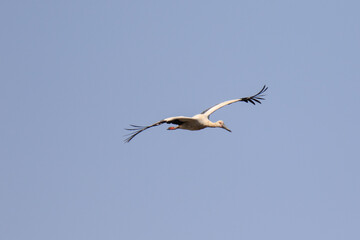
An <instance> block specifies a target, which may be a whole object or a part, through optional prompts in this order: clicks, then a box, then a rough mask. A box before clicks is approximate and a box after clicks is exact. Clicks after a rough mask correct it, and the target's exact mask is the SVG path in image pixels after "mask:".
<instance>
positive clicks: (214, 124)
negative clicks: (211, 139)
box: [208, 120, 219, 128]
mask: <svg viewBox="0 0 360 240" xmlns="http://www.w3.org/2000/svg"><path fill="white" fill-rule="evenodd" d="M208 126H209V127H213V128H215V127H219V124H218V123H217V122H212V121H210V120H209V122H208Z"/></svg>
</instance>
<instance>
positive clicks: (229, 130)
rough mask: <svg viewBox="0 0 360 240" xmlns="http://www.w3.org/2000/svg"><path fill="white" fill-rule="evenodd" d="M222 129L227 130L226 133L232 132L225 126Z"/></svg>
mask: <svg viewBox="0 0 360 240" xmlns="http://www.w3.org/2000/svg"><path fill="white" fill-rule="evenodd" d="M222 128H223V129H225V130H226V131H229V132H231V130H230V129H228V128H227V127H226V126H225V124H224V125H223V126H222Z"/></svg>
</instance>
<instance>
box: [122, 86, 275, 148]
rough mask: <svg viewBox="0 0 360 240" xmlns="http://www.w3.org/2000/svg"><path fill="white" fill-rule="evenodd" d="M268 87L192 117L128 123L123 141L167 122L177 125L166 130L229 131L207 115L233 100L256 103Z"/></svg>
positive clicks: (220, 121)
mask: <svg viewBox="0 0 360 240" xmlns="http://www.w3.org/2000/svg"><path fill="white" fill-rule="evenodd" d="M267 89H268V88H267V87H266V85H264V87H263V88H262V89H261V90H260V92H258V93H257V94H255V95H253V96H251V97H244V98H238V99H233V100H228V101H225V102H222V103H219V104H216V105H215V106H212V107H210V108H208V109H206V110H204V111H203V112H202V113H200V114H197V115H195V116H193V117H184V116H178V117H169V118H165V119H163V120H160V121H158V122H156V123H154V124H152V125H149V126H137V125H130V126H131V127H132V128H126V130H129V131H132V132H131V133H130V134H128V136H129V137H128V138H126V139H125V140H124V141H125V142H130V141H131V140H132V139H133V138H134V137H135V136H136V135H138V134H139V133H141V132H143V131H145V130H146V129H149V128H152V127H155V126H159V125H161V124H164V123H167V124H175V125H177V126H176V127H169V128H168V130H176V129H187V130H193V131H194V130H201V129H204V128H207V127H211V128H223V129H225V130H227V131H229V132H231V130H230V129H229V128H227V127H226V126H225V124H224V121H222V120H219V121H217V122H211V121H210V119H209V116H210V115H211V114H212V113H214V112H215V111H216V110H218V109H220V108H222V107H224V106H226V105H229V104H232V103H235V102H246V103H248V102H250V103H252V104H254V105H255V104H256V103H260V104H261V101H260V100H265V99H264V98H263V96H264V95H263V93H264V92H265V91H266V90H267Z"/></svg>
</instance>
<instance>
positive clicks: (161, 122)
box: [124, 120, 166, 143]
mask: <svg viewBox="0 0 360 240" xmlns="http://www.w3.org/2000/svg"><path fill="white" fill-rule="evenodd" d="M163 123H166V121H165V120H161V121H158V122H156V123H154V124H152V125H149V126H145V127H144V126H137V125H132V124H131V125H130V126H131V127H133V128H125V129H126V130H129V131H135V132H133V133H130V134H128V135H130V136H129V137H128V138H126V139H125V140H124V142H126V143H128V142H130V141H131V139H133V138H134V137H135V136H136V135H138V134H139V133H141V132H142V131H145V130H146V129H148V128H152V127H155V126H159V125H161V124H163Z"/></svg>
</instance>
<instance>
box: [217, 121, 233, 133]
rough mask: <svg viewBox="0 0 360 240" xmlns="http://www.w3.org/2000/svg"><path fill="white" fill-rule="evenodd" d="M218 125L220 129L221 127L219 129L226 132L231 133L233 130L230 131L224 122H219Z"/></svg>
mask: <svg viewBox="0 0 360 240" xmlns="http://www.w3.org/2000/svg"><path fill="white" fill-rule="evenodd" d="M216 124H217V125H218V127H219V128H223V129H225V130H227V131H229V132H231V130H230V129H228V128H227V127H226V126H225V124H224V121H222V120H219V121H217V122H216Z"/></svg>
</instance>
